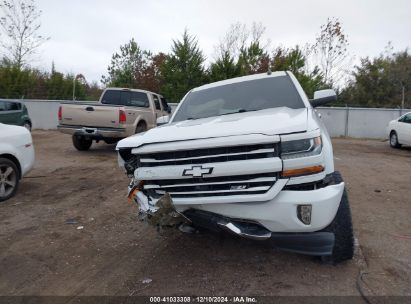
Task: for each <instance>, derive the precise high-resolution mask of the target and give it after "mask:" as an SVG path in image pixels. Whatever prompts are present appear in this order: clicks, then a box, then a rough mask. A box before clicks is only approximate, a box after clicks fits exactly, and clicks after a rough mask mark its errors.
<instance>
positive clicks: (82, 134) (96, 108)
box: [58, 88, 171, 151]
mask: <svg viewBox="0 0 411 304" xmlns="http://www.w3.org/2000/svg"><path fill="white" fill-rule="evenodd" d="M170 113H171V108H170V106H169V105H168V104H167V102H166V100H165V99H164V98H163V97H162V96H161V95H159V94H157V93H153V92H149V91H144V90H134V89H121V88H107V89H106V90H104V92H103V94H102V95H101V97H100V100H99V102H86V103H85V102H65V103H62V104H61V105H60V108H59V112H58V118H59V125H58V129H59V130H60V131H61V132H62V133H66V134H71V135H72V136H73V145H74V147H75V148H76V149H77V150H80V151H84V150H88V149H90V147H91V145H92V143H93V140H95V141H97V142H98V141H100V140H103V141H105V142H106V143H109V144H111V143H115V142H117V141H118V140H120V139H122V138H125V137H128V136H131V135H133V134H136V133H140V132H144V131H147V130H149V129H151V128H154V127H155V126H156V125H157V123H156V121H157V118H159V117H163V116H168V115H169V114H170Z"/></svg>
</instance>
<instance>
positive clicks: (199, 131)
mask: <svg viewBox="0 0 411 304" xmlns="http://www.w3.org/2000/svg"><path fill="white" fill-rule="evenodd" d="M335 99H336V95H335V92H334V91H333V90H322V91H317V92H316V93H315V94H314V99H313V100H311V101H309V100H308V98H307V96H306V95H305V93H304V91H303V89H302V87H301V85H300V84H299V83H298V81H297V79H296V78H295V77H294V75H293V74H292V73H290V72H273V73H267V74H257V75H251V76H245V77H239V78H234V79H228V80H224V81H220V82H216V83H211V84H207V85H204V86H201V87H198V88H195V89H193V90H191V91H190V92H189V93H188V94H187V95H186V96H185V97H184V98H183V100H182V101H181V102H180V104H179V106H178V108H177V109H176V111H175V113H174V114H173V116H172V118H171V119H170V121H169V122H168V121H167V120H168V117H160V118H159V119H158V120H157V123H158V124H160V123H164V125H162V126H160V127H158V128H154V129H151V130H149V131H147V132H145V133H144V134H141V135H135V136H132V137H129V138H126V139H123V140H122V141H120V142H119V143H118V145H117V149H118V151H119V162H120V165H121V166H123V167H124V168H125V170H126V172H127V174H128V176H129V177H130V178H131V183H130V185H129V198H130V199H134V201H135V202H136V203H137V204H138V206H139V210H140V212H139V216H140V218H141V219H142V220H147V221H148V222H149V223H152V224H153V225H155V226H157V227H160V228H162V227H166V226H173V225H174V226H178V227H179V228H180V230H183V231H187V230H190V229H187V228H192V227H193V226H194V227H203V228H208V229H210V230H214V231H220V230H226V231H229V232H231V233H234V234H236V235H239V236H242V237H245V238H250V239H255V240H271V241H272V242H273V243H274V244H275V245H276V246H277V247H279V248H282V249H285V250H289V251H293V252H297V253H304V254H310V255H318V256H322V257H326V259H327V260H329V259H331V260H332V261H333V262H339V261H342V260H347V259H351V258H352V256H353V230H352V222H351V213H350V207H349V203H348V197H347V194H346V191H345V184H344V182H343V180H342V178H341V175H340V174H339V173H338V172H336V171H335V170H334V162H333V150H332V145H331V140H330V137H329V135H328V133H327V130H326V128H325V126H324V124H323V123H322V121H321V119H320V118H319V116H318V115H317V114H316V112H315V110H314V107H315V106H318V105H321V104H325V103H327V102H330V101H333V100H335ZM179 221H180V223H181V222H183V223H182V224H179ZM188 225H191V226H188Z"/></svg>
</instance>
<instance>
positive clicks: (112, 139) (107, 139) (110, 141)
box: [104, 138, 120, 145]
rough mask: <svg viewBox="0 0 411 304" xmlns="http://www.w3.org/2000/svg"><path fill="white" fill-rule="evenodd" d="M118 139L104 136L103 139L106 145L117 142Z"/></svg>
mask: <svg viewBox="0 0 411 304" xmlns="http://www.w3.org/2000/svg"><path fill="white" fill-rule="evenodd" d="M119 140H120V139H119V138H106V139H104V142H105V143H106V144H108V145H112V144H115V143H118V142H119Z"/></svg>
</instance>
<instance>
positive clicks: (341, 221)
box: [323, 172, 354, 264]
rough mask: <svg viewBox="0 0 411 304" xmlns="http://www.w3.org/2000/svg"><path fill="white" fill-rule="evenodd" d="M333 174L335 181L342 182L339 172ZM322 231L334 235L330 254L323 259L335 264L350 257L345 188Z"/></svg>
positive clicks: (351, 238)
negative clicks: (330, 219) (336, 207)
mask: <svg viewBox="0 0 411 304" xmlns="http://www.w3.org/2000/svg"><path fill="white" fill-rule="evenodd" d="M334 175H335V181H336V182H337V183H338V182H342V178H341V175H340V173H339V172H335V173H334ZM323 231H326V232H332V233H334V237H335V240H334V248H333V252H332V255H331V256H325V257H323V260H324V261H326V262H332V263H334V264H336V263H339V262H342V261H345V260H350V259H352V257H353V255H354V233H353V228H352V219H351V210H350V204H349V201H348V195H347V191H346V190H345V189H344V193H343V195H342V197H341V201H340V206H339V207H338V210H337V214H336V215H335V218H334V219H333V221H332V222H331V224H330V225H328V226H327V227H326V228H325V229H324V230H323Z"/></svg>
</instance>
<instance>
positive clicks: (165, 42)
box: [36, 0, 411, 81]
mask: <svg viewBox="0 0 411 304" xmlns="http://www.w3.org/2000/svg"><path fill="white" fill-rule="evenodd" d="M37 4H38V7H39V8H40V9H41V10H42V11H43V14H42V19H41V20H42V28H41V32H42V34H44V35H46V36H50V38H51V39H50V40H49V41H48V42H46V43H45V44H44V45H43V46H42V47H41V52H40V54H39V55H40V56H39V61H38V62H36V66H38V67H41V68H43V69H49V68H50V67H51V62H52V60H54V62H55V65H56V69H57V70H59V71H62V72H71V73H76V74H77V73H83V74H84V75H85V77H86V79H87V80H88V81H91V80H98V81H99V80H100V78H101V75H103V74H105V73H106V70H107V66H108V64H109V63H110V58H111V55H112V54H113V53H114V52H115V51H117V50H118V48H119V46H120V45H122V44H124V43H126V42H128V41H129V40H130V39H131V38H132V37H134V38H135V40H136V41H137V42H138V44H139V45H140V46H141V47H142V48H144V49H150V50H151V51H154V52H159V51H163V52H169V51H170V46H171V42H172V39H176V38H179V37H181V34H182V33H183V31H184V28H188V29H189V31H190V33H191V34H194V35H196V36H197V38H198V40H199V44H200V46H201V48H202V50H203V51H204V54H205V55H206V56H207V57H208V58H212V55H213V53H214V46H215V45H216V44H217V43H218V41H219V39H220V38H221V37H222V36H223V35H224V33H225V32H226V31H227V30H228V28H229V26H230V24H232V23H235V22H242V23H246V24H249V25H251V24H252V22H253V21H256V22H262V23H263V25H264V26H265V27H266V35H265V38H268V39H270V40H271V44H270V46H271V47H272V48H274V47H275V46H277V45H279V44H281V45H283V46H294V45H295V44H301V45H303V44H305V43H306V42H313V41H314V39H315V36H316V34H317V33H318V32H319V28H320V26H321V25H322V24H324V23H325V22H326V20H327V17H338V18H339V19H340V21H341V22H342V25H343V29H344V30H345V32H346V34H347V35H348V40H349V42H350V52H351V53H352V54H353V55H355V56H356V57H357V58H359V57H363V56H367V55H368V56H376V55H378V54H379V53H381V52H382V51H383V50H384V47H385V46H386V45H387V42H388V41H392V44H393V46H394V48H395V49H396V50H400V49H405V48H406V47H409V46H411V1H410V0H390V1H387V0H363V1H361V0H339V1H331V0H310V1H308V0H287V1H284V0H281V1H278V0H276V1H274V0H272V1H269V0H259V1H258V0H254V1H251V0H248V1H243V0H181V1H180V0H151V1H148V0H146V1H136V0H134V1H131V0H129V1H126V0H117V1H115V0H111V1H110V0H99V1H97V0H70V1H63V0H37Z"/></svg>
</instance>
